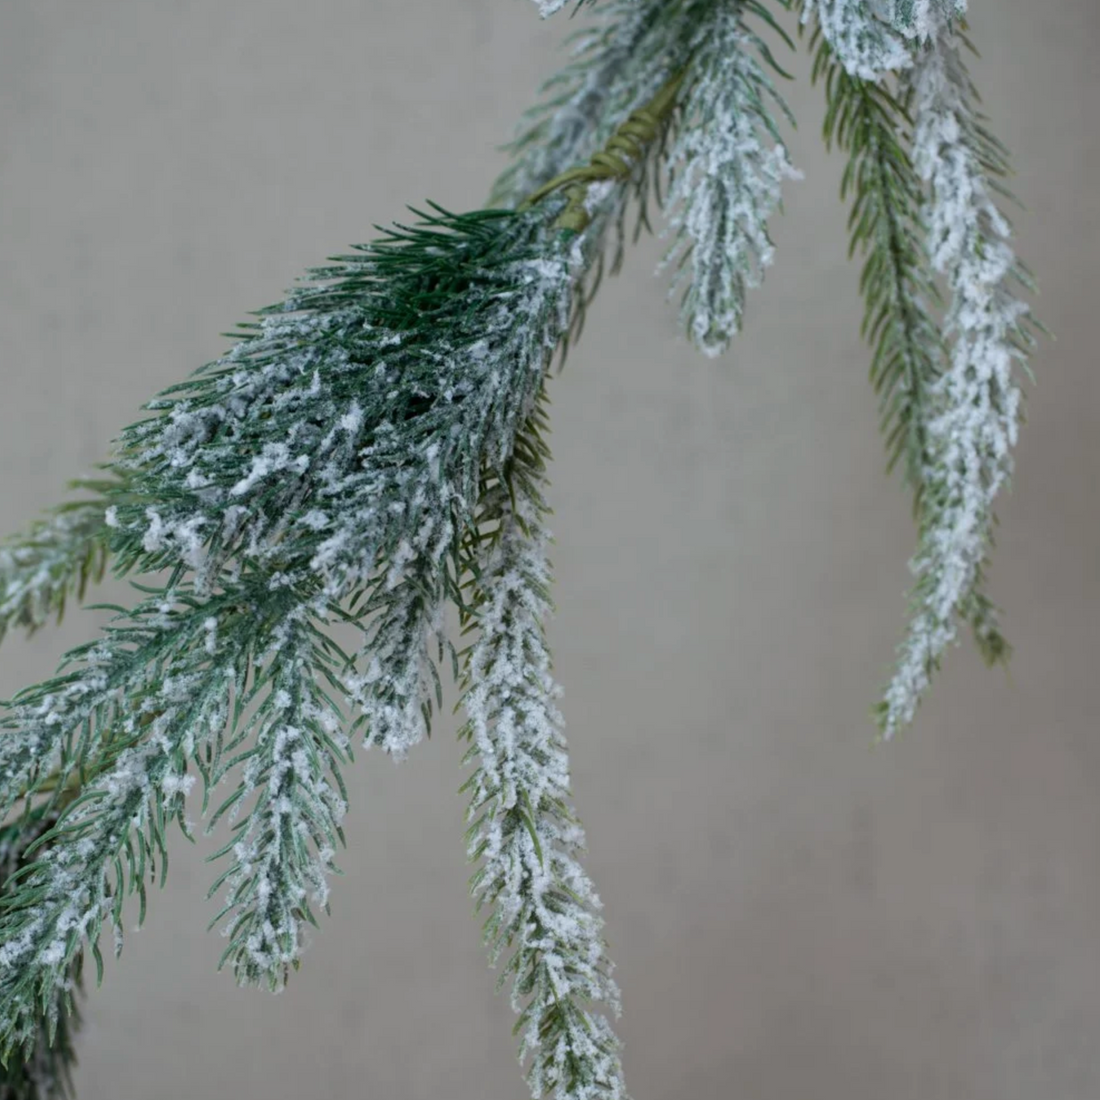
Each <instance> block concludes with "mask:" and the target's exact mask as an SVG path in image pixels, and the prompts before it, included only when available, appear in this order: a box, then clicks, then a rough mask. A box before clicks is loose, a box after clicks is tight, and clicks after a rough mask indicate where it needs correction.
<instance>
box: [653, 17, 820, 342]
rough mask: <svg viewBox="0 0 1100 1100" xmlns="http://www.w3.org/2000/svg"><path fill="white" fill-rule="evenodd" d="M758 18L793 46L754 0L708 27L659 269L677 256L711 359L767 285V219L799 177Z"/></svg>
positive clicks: (696, 55) (694, 60) (696, 329)
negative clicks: (754, 294)
mask: <svg viewBox="0 0 1100 1100" xmlns="http://www.w3.org/2000/svg"><path fill="white" fill-rule="evenodd" d="M750 13H751V14H755V15H756V16H758V17H759V18H761V19H763V20H764V21H765V22H766V23H767V24H769V25H770V26H772V27H773V28H774V29H776V30H777V31H778V32H779V34H780V35H781V36H782V37H783V38H784V40H785V41H787V43H788V44H792V45H793V43H790V39H788V38H787V37H786V35H785V34H784V32H783V31H782V30H781V29H780V28H779V27H778V25H777V24H776V23H775V20H774V19H773V18H772V16H771V14H770V12H769V11H768V9H766V8H764V7H763V6H762V5H760V4H758V3H755V2H752V0H747V2H743V3H742V2H736V3H730V4H726V5H724V6H722V7H720V8H718V9H717V10H716V11H715V12H714V14H713V17H712V18H711V19H709V20H706V21H703V22H701V23H700V24H699V26H698V27H697V28H696V34H695V38H694V39H693V40H692V42H691V62H690V66H689V68H688V70H687V81H686V83H687V90H686V92H685V94H684V107H683V112H682V118H681V120H680V124H679V128H678V133H677V137H676V140H675V142H674V143H673V145H672V147H671V149H670V151H669V154H668V163H669V173H670V176H671V179H672V182H671V185H670V188H669V192H668V202H667V205H668V207H669V210H670V215H669V223H670V225H669V227H670V229H672V230H675V233H676V239H675V241H674V243H673V245H672V246H671V247H670V248H669V249H668V251H667V253H666V255H665V258H664V260H663V262H662V264H661V268H663V267H665V266H666V265H667V264H669V263H670V262H672V261H673V260H674V259H677V257H678V260H677V264H676V269H675V271H676V274H675V277H674V279H673V283H672V291H673V292H674V291H675V290H676V288H677V287H679V286H681V285H682V283H683V282H684V279H685V276H690V277H689V278H688V280H687V286H686V289H685V290H684V292H683V297H682V300H681V307H680V313H681V320H682V322H683V323H684V324H685V327H686V329H687V332H688V335H689V336H690V338H691V340H692V342H693V343H694V344H695V346H696V347H697V348H698V349H699V350H700V351H702V352H703V353H704V354H705V355H708V356H712V357H713V356H716V355H720V354H721V353H722V352H723V351H725V350H726V348H727V347H728V346H729V343H730V340H731V339H732V337H733V336H734V335H735V334H736V333H737V332H738V331H739V330H740V327H741V318H742V314H743V312H744V305H745V295H746V292H747V290H748V288H749V287H756V286H759V285H760V283H761V282H762V281H763V272H764V268H765V267H767V265H768V264H770V263H771V261H772V258H773V255H774V249H773V247H772V242H771V238H770V237H769V235H768V226H767V223H768V218H769V217H770V216H771V215H772V214H773V213H774V212H775V211H776V210H779V209H781V208H782V197H781V190H780V189H781V186H782V183H783V181H784V180H786V179H796V178H799V176H800V173H798V172H796V171H795V170H794V168H793V167H792V166H791V163H790V159H789V158H788V155H787V150H786V147H785V146H784V144H783V142H782V140H781V138H780V134H779V128H778V126H777V125H776V121H775V118H774V116H773V113H772V110H771V109H770V107H769V103H768V101H769V100H770V101H771V102H772V103H774V105H775V107H776V108H777V109H778V110H779V111H780V112H781V113H782V114H784V115H785V116H786V117H787V119H788V121H790V122H791V123H792V124H793V122H794V119H793V117H792V116H791V114H790V111H789V110H788V108H787V105H786V103H784V101H783V98H782V96H780V95H779V93H778V92H777V90H776V88H775V86H774V84H773V82H772V80H771V78H770V77H769V76H768V73H767V72H766V70H765V68H764V66H765V65H768V66H771V67H772V68H773V69H775V70H776V71H778V72H780V73H782V70H781V69H779V67H778V65H777V64H776V62H775V59H774V58H773V56H772V54H771V51H770V50H769V48H768V46H767V45H766V43H765V42H764V41H763V40H762V39H761V38H760V36H759V35H757V34H756V33H755V32H753V31H751V30H750V29H749V28H748V27H747V26H746V24H745V15H746V14H750ZM756 55H759V57H760V59H761V60H762V61H763V64H761V60H757V56H756ZM784 75H785V74H784ZM689 261H690V262H689ZM659 270H660V269H659Z"/></svg>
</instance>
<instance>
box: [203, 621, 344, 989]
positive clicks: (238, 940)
mask: <svg viewBox="0 0 1100 1100" xmlns="http://www.w3.org/2000/svg"><path fill="white" fill-rule="evenodd" d="M341 657H342V654H340V652H339V651H338V650H337V649H336V647H335V644H334V643H333V642H332V641H331V640H330V639H329V638H328V637H327V636H326V635H324V634H323V633H322V632H321V631H320V629H319V628H318V625H317V624H316V623H315V622H313V621H312V620H311V619H310V617H309V616H308V615H307V614H306V613H305V611H304V609H303V608H302V607H301V606H298V607H295V608H293V609H292V610H291V611H290V612H289V614H288V615H287V616H286V618H285V619H284V620H283V622H282V623H281V624H280V625H279V627H278V628H277V630H276V631H275V632H274V634H273V636H272V638H271V642H270V645H269V647H268V649H267V651H266V652H264V653H262V654H261V655H260V656H259V658H258V660H257V663H256V675H255V678H254V681H253V683H252V685H251V687H250V688H249V691H248V694H247V696H246V697H245V698H244V699H243V700H242V701H241V702H239V703H238V710H243V709H244V708H245V707H247V706H248V704H249V703H250V702H252V701H255V700H256V699H257V698H259V703H258V705H257V706H256V709H255V713H254V714H253V717H252V719H251V720H250V721H249V722H248V724H247V725H245V726H243V727H242V728H241V729H240V731H239V732H238V733H237V734H236V735H235V736H234V737H233V739H232V741H231V742H230V743H228V744H227V745H225V746H223V748H222V756H223V758H225V759H224V763H222V764H221V765H220V766H219V767H218V768H217V771H216V772H215V773H214V775H213V777H212V779H213V783H215V784H216V783H217V782H218V781H219V780H220V779H221V778H222V777H223V776H224V775H225V774H226V773H227V772H229V771H230V770H231V769H233V768H234V767H236V766H237V765H238V764H242V763H243V765H244V767H243V773H242V776H241V779H240V782H239V783H238V785H237V787H236V789H235V790H234V791H233V793H232V794H231V795H230V796H229V797H228V798H227V799H226V800H225V801H224V802H223V803H222V805H221V807H220V808H219V809H218V810H217V811H216V812H215V813H214V815H213V817H212V818H211V820H210V825H209V826H208V828H207V831H208V832H209V831H210V830H211V829H213V827H214V826H215V825H216V824H217V821H218V819H219V818H220V817H221V816H222V815H223V814H225V813H227V812H228V816H229V817H230V818H232V817H234V816H236V815H238V814H240V813H241V807H242V806H243V805H244V804H245V803H246V802H247V800H248V799H249V798H250V797H251V796H253V795H255V801H254V803H253V805H252V806H251V807H249V808H248V809H247V811H245V812H244V813H243V815H242V816H241V817H240V819H239V820H238V822H237V824H236V825H235V826H234V830H233V831H234V838H233V839H232V840H231V841H230V842H229V843H228V844H226V845H225V847H223V848H222V849H221V850H220V851H219V852H216V853H215V854H214V855H213V856H210V857H209V858H210V859H211V860H216V859H218V858H221V857H222V856H225V855H229V854H232V856H233V862H232V864H231V866H230V867H229V869H228V870H227V871H225V872H224V873H223V875H222V876H221V878H219V879H218V881H217V882H216V883H215V884H214V885H213V887H211V890H210V894H209V895H208V896H213V895H214V894H215V893H216V892H217V890H218V889H219V888H220V887H221V886H222V885H223V884H224V885H226V886H227V888H228V890H227V895H226V901H225V906H224V908H223V909H222V910H221V912H219V913H218V915H217V916H216V917H215V918H214V919H213V921H211V927H213V926H214V925H215V924H217V922H218V921H219V920H221V919H222V917H225V916H227V915H228V917H229V919H228V921H227V923H226V925H225V928H224V935H226V936H227V937H228V939H229V944H228V946H227V947H226V949H225V951H224V953H223V954H222V957H221V960H220V962H219V969H220V968H221V966H223V965H224V964H225V963H226V962H227V961H229V962H231V963H232V967H233V971H234V974H235V975H236V977H237V981H238V983H239V984H241V985H258V984H264V985H267V986H268V987H269V988H270V989H273V990H274V989H277V988H279V986H280V985H281V984H283V983H284V982H285V981H286V977H287V972H288V967H293V968H294V969H297V968H298V965H299V962H300V957H301V951H302V943H301V934H302V926H303V924H304V922H306V921H308V922H309V923H310V924H311V925H313V926H314V927H316V926H317V918H316V917H315V915H314V913H313V910H312V908H311V903H312V904H313V905H316V906H319V907H320V908H322V909H323V910H324V911H325V912H326V913H327V912H328V890H329V888H328V875H330V874H334V873H337V868H336V866H335V864H334V863H333V857H334V856H335V853H336V847H337V844H340V845H343V843H344V834H343V831H342V829H341V827H340V821H341V819H342V818H343V816H344V814H345V812H346V810H347V791H346V789H345V788H344V783H343V780H342V778H341V776H340V765H341V764H343V763H345V762H346V761H347V760H348V759H349V758H350V751H349V746H348V739H347V737H346V736H345V734H344V733H343V731H342V730H341V728H340V726H341V714H340V710H339V705H338V703H337V702H336V701H335V700H334V699H333V698H332V697H331V696H330V695H329V693H328V691H326V690H325V686H324V684H325V681H327V682H328V685H329V687H331V688H332V689H334V690H335V691H336V692H338V693H339V694H340V695H344V694H346V689H345V688H344V687H343V685H342V684H341V683H340V681H339V680H338V679H337V678H336V675H335V672H336V671H337V670H338V667H339V664H340V661H341ZM230 754H232V755H230Z"/></svg>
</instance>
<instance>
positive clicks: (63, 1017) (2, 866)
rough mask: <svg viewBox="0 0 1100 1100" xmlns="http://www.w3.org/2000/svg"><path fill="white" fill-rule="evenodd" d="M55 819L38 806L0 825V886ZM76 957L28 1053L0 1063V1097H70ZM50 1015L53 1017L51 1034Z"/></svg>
mask: <svg viewBox="0 0 1100 1100" xmlns="http://www.w3.org/2000/svg"><path fill="white" fill-rule="evenodd" d="M56 821H57V814H56V811H51V810H47V809H43V808H42V807H38V808H36V809H35V810H33V811H32V812H31V813H29V814H26V815H24V816H23V817H21V818H20V819H19V820H17V821H12V822H9V823H8V824H6V825H4V826H2V827H0V889H2V888H3V885H4V884H6V883H7V882H8V880H9V879H10V878H11V876H12V875H14V874H16V873H17V872H19V871H20V870H21V869H22V868H23V867H24V866H26V862H27V860H26V854H27V850H28V848H30V846H31V845H32V844H34V843H35V842H36V841H37V840H38V839H39V837H41V836H42V835H43V834H44V833H46V832H47V831H48V830H49V829H50V828H52V826H53V825H54V824H56ZM81 961H82V959H81V957H79V956H78V957H77V959H76V960H75V961H74V964H73V966H72V968H71V970H70V973H69V981H68V982H67V983H66V985H65V986H64V987H63V988H61V989H59V990H58V991H57V992H56V993H55V995H54V1002H53V1006H52V1009H50V1008H48V1009H47V1010H46V1012H44V1013H42V1014H41V1015H40V1017H39V1019H38V1033H37V1035H36V1036H35V1039H34V1042H33V1049H32V1050H31V1052H30V1053H29V1054H25V1052H23V1051H18V1052H16V1053H15V1055H14V1056H13V1057H12V1058H11V1059H10V1060H9V1062H8V1064H7V1065H5V1066H0V1100H64V1098H66V1097H71V1096H72V1095H73V1080H72V1072H73V1067H74V1066H75V1064H76V1049H75V1046H74V1038H75V1035H76V1032H77V1031H78V1029H79V1027H80V1011H79V1009H78V1007H77V1004H76V1000H75V998H74V996H73V995H74V994H75V993H77V992H79V990H80V964H81ZM66 1006H67V1008H68V1011H65V1009H66ZM51 1017H52V1018H53V1019H54V1020H55V1021H56V1025H55V1030H54V1032H53V1034H52V1035H51V1034H50V1030H49V1026H50V1025H49V1020H50V1018H51Z"/></svg>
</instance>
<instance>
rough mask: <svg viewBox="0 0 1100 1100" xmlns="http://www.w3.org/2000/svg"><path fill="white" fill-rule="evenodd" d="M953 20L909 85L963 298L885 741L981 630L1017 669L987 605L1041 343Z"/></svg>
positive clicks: (957, 303)
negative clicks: (970, 631)
mask: <svg viewBox="0 0 1100 1100" xmlns="http://www.w3.org/2000/svg"><path fill="white" fill-rule="evenodd" d="M964 42H965V40H964V39H963V37H962V35H961V32H960V30H959V29H958V28H957V27H956V26H955V25H954V24H952V23H951V22H950V21H948V20H947V19H945V18H942V17H941V21H940V23H939V24H938V29H937V33H936V36H935V37H934V38H933V40H932V41H931V42H930V43H929V44H928V45H927V46H925V47H924V48H923V49H922V50H921V51H920V53H919V54H918V55H917V59H916V64H915V66H914V69H913V71H912V72H911V73H910V74H909V75H908V76H907V80H908V82H909V88H910V89H911V93H912V97H913V99H912V101H913V110H914V117H915V137H914V149H915V152H914V163H915V165H916V168H917V170H918V171H919V172H920V174H921V176H922V178H923V179H924V180H926V181H928V183H929V184H930V185H931V199H930V202H929V207H928V211H927V214H926V220H927V222H928V225H929V238H928V240H929V251H930V254H931V259H932V264H933V266H934V267H935V269H936V270H937V271H939V272H941V273H943V274H944V276H945V277H946V280H947V284H948V287H949V289H950V293H951V301H950V305H949V308H948V314H947V322H946V331H947V332H948V334H949V335H950V337H951V339H952V345H951V349H950V362H949V366H948V369H947V370H946V371H945V373H944V374H943V376H942V377H941V378H940V379H939V380H938V382H937V383H936V385H935V387H934V392H933V399H934V401H935V415H934V417H933V418H932V419H931V420H930V422H929V425H928V443H929V449H930V455H931V457H930V461H929V463H928V467H927V470H926V473H925V486H926V489H925V507H924V509H923V513H922V518H921V531H920V542H919V545H918V548H917V553H916V555H915V557H914V559H913V561H912V563H911V565H912V569H913V571H914V573H915V574H916V575H917V583H916V585H915V587H914V590H913V593H912V596H911V609H912V615H913V618H912V622H911V625H910V630H909V635H908V638H907V639H906V641H905V643H904V644H903V645H902V647H901V649H900V651H899V664H898V668H897V671H896V673H895V676H894V679H893V681H892V683H891V684H890V686H889V688H888V689H887V691H886V694H885V697H884V699H883V701H882V702H881V703H880V704H879V707H878V708H877V716H878V720H879V724H880V728H881V729H882V732H883V735H884V736H885V737H887V738H889V737H890V736H892V735H893V734H894V733H895V732H896V731H897V730H898V729H899V728H900V727H901V726H903V725H905V724H906V723H908V722H909V721H911V720H912V717H913V714H914V713H915V711H916V708H917V706H918V704H919V702H920V699H921V697H922V696H923V694H924V692H925V691H926V690H927V687H928V684H929V681H930V678H931V676H932V674H933V672H934V671H935V670H936V669H937V668H938V667H939V663H940V660H941V658H942V655H943V653H944V651H945V649H946V648H947V646H948V645H949V644H951V643H952V642H954V641H955V639H956V634H957V627H956V616H959V615H961V616H963V617H965V618H968V619H970V621H971V623H972V625H973V628H974V633H975V636H976V638H977V640H978V643H979V645H980V647H981V648H982V652H983V655H984V656H985V657H986V659H987V660H988V661H991V662H992V661H994V660H997V659H998V658H1004V657H1006V656H1007V655H1008V652H1009V649H1008V644H1007V643H1006V642H1005V640H1004V638H1003V637H1002V635H1001V633H1000V630H999V628H998V625H997V618H996V609H995V607H994V606H993V604H992V603H991V602H990V601H989V600H988V598H987V597H986V596H985V595H984V594H983V592H982V588H983V581H984V572H985V568H986V564H987V558H988V554H989V551H990V549H991V547H992V541H993V528H994V525H995V523H996V520H995V516H994V513H993V501H994V498H995V497H996V495H997V493H998V492H999V491H1000V490H1001V489H1002V488H1003V487H1004V486H1005V485H1006V484H1007V483H1008V481H1009V478H1010V476H1011V473H1012V456H1011V447H1012V446H1013V445H1014V444H1015V442H1016V436H1017V431H1018V424H1019V420H1020V418H1021V411H1022V394H1021V391H1020V389H1019V386H1018V384H1017V382H1016V380H1015V378H1014V376H1013V369H1012V367H1013V363H1014V362H1019V363H1020V364H1021V365H1022V366H1023V368H1024V370H1025V371H1026V370H1027V369H1028V366H1027V360H1028V356H1029V353H1030V350H1031V348H1032V347H1033V346H1034V343H1035V337H1034V334H1033V331H1032V328H1033V327H1034V323H1033V322H1029V320H1028V317H1027V314H1028V307H1027V305H1026V304H1025V303H1024V302H1023V301H1022V300H1021V299H1020V298H1019V297H1018V290H1019V289H1020V288H1022V289H1023V290H1029V289H1031V288H1032V286H1033V284H1032V281H1031V277H1030V275H1029V273H1028V271H1027V269H1026V268H1025V267H1024V266H1023V265H1022V264H1021V263H1020V262H1019V260H1017V258H1016V257H1015V255H1014V253H1013V251H1012V248H1011V247H1010V245H1009V244H1008V240H1009V237H1010V234H1011V226H1010V224H1009V222H1008V220H1007V219H1006V218H1005V216H1004V214H1003V213H1002V212H1001V211H1000V209H999V208H998V206H997V204H996V202H995V196H996V195H998V194H1007V192H1006V191H1005V188H1004V185H1003V184H1002V183H1001V179H1002V178H1003V177H1004V176H1006V175H1007V174H1008V171H1009V168H1008V160H1007V153H1006V151H1005V149H1004V146H1002V145H1001V144H1000V142H998V141H997V140H996V138H994V137H993V136H992V135H991V134H990V133H989V131H988V129H987V128H986V125H985V119H984V116H982V115H981V114H980V113H979V111H978V110H977V107H976V103H977V93H976V91H975V89H974V87H973V84H972V83H971V81H970V78H969V76H968V75H967V72H966V68H965V65H964V64H963V61H962V57H961V54H960V52H959V46H960V44H961V43H964Z"/></svg>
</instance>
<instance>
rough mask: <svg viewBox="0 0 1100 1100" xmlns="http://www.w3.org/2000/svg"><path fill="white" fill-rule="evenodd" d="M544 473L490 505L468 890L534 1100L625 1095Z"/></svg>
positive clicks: (473, 693)
mask: <svg viewBox="0 0 1100 1100" xmlns="http://www.w3.org/2000/svg"><path fill="white" fill-rule="evenodd" d="M533 449H534V448H533V446H532V447H531V450H532V451H533ZM517 480H518V479H517ZM539 480H540V479H538V477H537V475H536V476H534V477H531V478H529V479H527V480H526V481H525V483H523V484H518V485H515V486H513V493H514V501H513V500H512V498H511V497H510V496H509V493H508V490H507V489H506V488H505V487H504V486H503V485H502V484H497V485H496V486H495V490H494V491H493V492H492V493H491V494H490V495H489V496H487V497H486V498H485V499H484V501H483V503H484V506H485V512H486V513H487V514H489V515H491V516H493V517H494V518H496V519H497V522H498V528H497V531H496V532H495V535H494V536H493V538H492V539H491V541H490V549H489V550H488V551H487V552H485V553H484V554H483V555H482V560H481V562H480V576H479V578H478V579H477V581H476V583H475V584H473V585H472V589H473V597H472V602H473V603H474V604H475V605H476V610H475V611H474V613H473V623H472V624H471V625H473V624H474V623H476V627H477V631H478V638H477V641H476V642H475V643H474V644H473V645H472V646H471V648H470V650H469V653H468V660H467V666H466V670H465V676H464V684H465V694H464V696H463V700H462V701H463V705H464V707H465V710H466V713H467V715H468V716H469V719H468V721H467V723H466V724H465V725H464V727H463V728H462V730H461V731H460V736H461V737H465V738H468V739H469V740H470V742H471V744H470V748H469V750H468V752H467V753H466V756H465V757H464V762H469V761H471V760H474V761H476V762H477V770H476V771H475V772H474V773H473V775H472V776H471V777H470V779H469V780H468V781H467V783H466V784H465V785H464V787H463V789H464V790H469V791H470V805H469V810H468V812H467V820H468V821H470V822H472V824H471V826H470V830H469V832H468V834H467V836H468V843H469V849H468V851H469V855H470V858H471V859H474V860H478V861H480V863H481V866H480V868H479V870H478V872H477V874H476V875H475V876H474V879H473V894H474V897H475V898H476V899H477V903H478V908H479V909H480V908H481V907H482V905H483V904H487V905H490V906H491V907H492V909H491V914H490V916H489V919H488V920H487V922H486V925H485V941H486V944H487V945H488V947H489V952H490V958H491V961H492V962H493V963H494V964H495V963H496V962H497V961H498V960H499V958H500V956H501V954H502V953H503V952H504V951H505V950H506V949H507V950H510V952H511V955H510V957H509V958H508V961H507V962H506V964H505V967H504V970H503V972H502V974H501V976H500V982H499V983H498V985H499V984H503V982H504V981H505V980H506V979H507V978H508V976H509V975H511V976H512V978H513V982H512V1007H513V1008H514V1009H515V1011H516V1012H518V1013H519V1014H520V1019H519V1021H518V1025H517V1026H518V1027H519V1028H520V1030H521V1036H522V1041H521V1045H520V1054H519V1056H520V1059H521V1060H527V1059H530V1068H529V1070H528V1075H527V1080H528V1084H529V1085H530V1087H531V1093H532V1095H533V1096H534V1097H542V1096H550V1095H553V1096H554V1097H555V1098H557V1100H623V1098H625V1096H626V1090H625V1085H624V1082H623V1073H622V1066H621V1063H620V1058H619V1046H620V1044H619V1040H618V1039H617V1038H616V1036H615V1034H614V1032H613V1031H612V1029H611V1026H610V1024H609V1023H608V1021H607V1019H606V1017H605V1016H604V1015H602V1014H600V1013H597V1012H594V1011H592V1010H590V1009H589V1008H588V1007H586V1005H587V1003H588V1002H602V1003H603V1004H605V1005H607V1006H608V1007H610V1008H611V1009H612V1010H613V1011H614V1012H615V1013H616V1014H618V1012H619V1011H620V1004H619V990H618V988H617V986H616V985H615V982H614V981H613V980H612V978H611V970H612V964H611V962H610V960H608V958H607V957H606V954H605V951H604V942H603V938H602V929H603V921H602V919H601V917H600V916H599V914H598V911H599V909H600V908H601V904H600V900H599V897H598V896H597V895H596V893H595V890H594V889H593V887H592V883H591V882H590V880H589V878H588V876H587V875H586V874H585V872H584V869H583V868H582V867H581V865H580V864H579V862H578V861H577V855H578V854H579V853H580V852H581V851H582V850H583V848H584V832H583V829H582V828H581V825H580V823H579V822H578V821H577V819H576V817H575V815H574V812H573V810H572V808H571V806H570V803H569V800H570V794H569V761H568V756H567V753H566V745H565V739H564V736H563V733H562V726H563V719H562V715H561V713H560V711H559V710H558V707H557V704H556V702H555V700H556V698H557V697H558V695H559V694H560V688H559V687H558V686H557V684H556V683H555V682H554V680H553V677H552V676H551V672H550V653H549V649H548V648H547V645H546V638H545V635H544V625H543V624H544V621H545V619H546V617H547V616H548V614H549V613H550V611H551V609H552V605H551V602H550V597H549V588H550V583H551V580H550V564H549V561H548V560H547V556H546V555H547V548H548V544H549V542H550V535H549V532H548V531H547V530H546V529H545V528H544V526H543V522H542V513H543V512H544V511H545V510H546V506H545V503H544V502H543V500H542V498H541V495H540V494H539V489H538V481H539Z"/></svg>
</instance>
